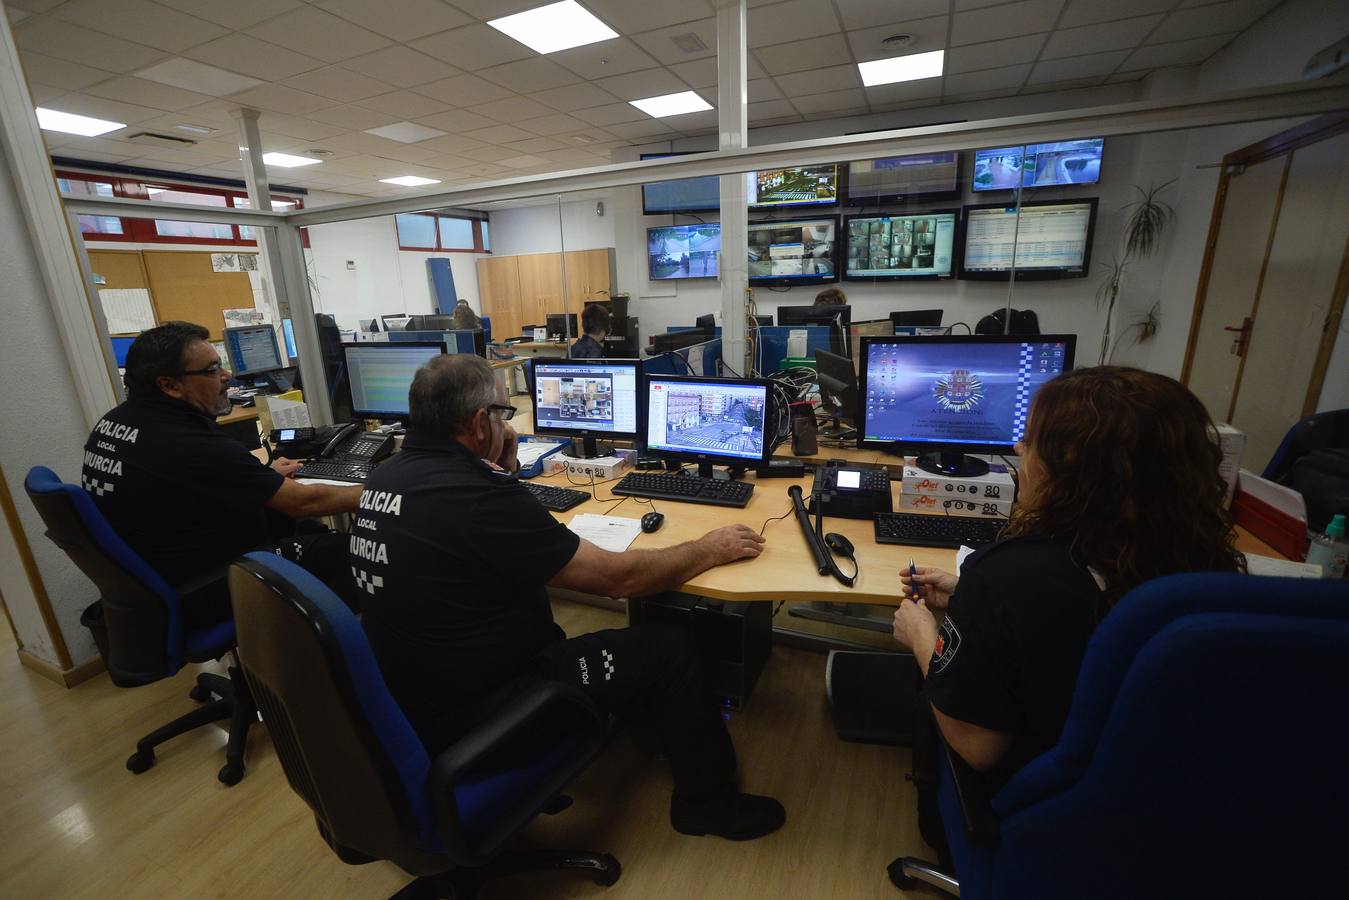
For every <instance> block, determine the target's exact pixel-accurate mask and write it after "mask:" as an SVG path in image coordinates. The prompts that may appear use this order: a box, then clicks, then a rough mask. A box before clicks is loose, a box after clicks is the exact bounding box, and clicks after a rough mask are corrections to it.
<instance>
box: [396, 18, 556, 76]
mask: <svg viewBox="0 0 1349 900" xmlns="http://www.w3.org/2000/svg"><path fill="white" fill-rule="evenodd" d="M411 44H412V46H413V47H415V48H416V49H418V50H420V51H422V52H423V53H425V54H427V55H429V56H432V57H435V58H436V59H439V60H443V61H445V62H447V63H449V64H450V65H452V66H457V67H458V68H460V69H463V70H465V71H467V72H476V71H478V70H479V69H486V68H488V67H489V66H499V65H501V64H502V63H508V62H511V61H512V60H516V59H526V58H528V57H531V56H535V55H536V54H535V53H534V51H533V50H530V49H529V48H528V47H526V46H525V45H524V44H521V43H519V42H518V41H514V40H511V39H510V38H508V37H506V36H505V35H504V34H502V33H501V32H499V31H497V30H496V29H495V28H492V27H491V26H489V25H466V26H464V27H463V28H455V29H454V30H452V31H442V32H441V33H440V34H433V35H431V36H430V37H424V38H418V39H417V40H415V41H411Z"/></svg>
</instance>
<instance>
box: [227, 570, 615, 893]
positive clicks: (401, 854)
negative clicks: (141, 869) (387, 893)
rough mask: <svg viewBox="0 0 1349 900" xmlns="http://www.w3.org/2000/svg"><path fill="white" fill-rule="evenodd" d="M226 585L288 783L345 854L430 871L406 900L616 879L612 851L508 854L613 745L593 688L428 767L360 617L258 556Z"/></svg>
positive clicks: (497, 718) (556, 686) (536, 704)
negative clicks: (523, 877) (517, 837)
mask: <svg viewBox="0 0 1349 900" xmlns="http://www.w3.org/2000/svg"><path fill="white" fill-rule="evenodd" d="M229 584H230V595H231V597H232V598H233V602H234V617H235V622H236V623H237V624H238V628H239V656H240V658H241V660H242V662H243V669H244V675H245V676H246V677H247V679H248V682H249V684H250V685H251V687H252V689H253V694H254V696H255V697H257V700H258V706H260V707H261V708H262V717H263V719H264V720H265V721H266V722H267V728H268V730H269V732H270V733H271V736H272V742H273V743H274V744H275V746H276V753H277V756H278V757H280V759H281V766H282V768H283V769H285V772H286V779H287V780H288V781H289V782H290V786H291V788H293V789H294V790H295V792H296V793H297V794H299V795H300V797H301V798H303V799H304V801H305V802H306V803H308V804H309V806H310V808H311V809H312V810H313V811H314V819H315V821H316V823H317V825H318V830H319V834H321V835H322V836H323V839H324V840H325V841H327V843H328V845H329V846H330V847H332V848H333V851H334V852H335V853H336V854H337V856H338V858H339V859H341V860H342V861H343V862H346V863H350V864H352V865H359V864H362V863H369V862H374V861H375V860H380V859H387V860H390V861H392V862H394V863H396V864H397V865H398V866H400V867H401V868H402V869H404V870H405V871H407V872H409V873H411V874H413V875H416V876H420V877H418V878H417V879H416V880H415V881H413V882H411V883H410V884H408V885H407V886H406V887H405V888H404V889H403V890H402V891H399V893H398V895H397V896H399V897H414V896H415V897H425V896H436V897H442V896H453V897H460V898H469V897H472V896H474V894H475V892H476V890H477V886H478V884H480V883H481V882H482V881H484V880H486V879H487V878H491V877H497V876H501V875H508V874H513V873H518V872H525V871H531V870H540V869H580V870H582V871H586V872H589V873H590V876H591V878H592V879H593V880H594V881H595V883H596V884H601V885H610V884H613V883H614V882H616V881H617V880H618V876H619V874H620V871H621V869H620V866H619V864H618V860H616V859H614V858H613V857H612V856H609V855H607V854H597V853H591V852H588V851H570V850H531V851H513V852H503V850H502V846H503V845H504V844H505V842H506V841H507V840H508V839H509V838H510V837H511V836H513V835H514V834H515V833H516V832H517V831H519V830H520V829H521V828H523V827H524V826H525V825H527V824H528V823H529V822H530V821H532V820H533V819H534V817H535V816H537V815H538V814H539V813H541V812H543V813H554V812H560V811H561V810H562V809H565V808H566V806H567V805H569V803H570V801H569V800H567V799H566V798H564V797H561V796H560V793H561V791H562V789H563V788H565V787H566V785H567V784H568V783H569V782H570V781H571V780H572V779H573V778H575V777H576V775H578V774H579V773H580V772H581V771H582V770H583V769H584V768H585V767H586V766H587V765H588V764H589V763H590V761H591V760H592V759H593V758H594V756H595V754H596V753H598V752H599V750H600V748H601V746H602V745H603V742H604V739H605V734H606V722H605V721H604V718H603V717H602V716H601V715H600V714H599V712H598V710H596V709H595V707H594V705H593V704H592V703H590V701H589V700H588V699H587V698H586V697H585V696H584V695H583V694H581V693H580V692H579V691H576V690H575V689H574V688H571V687H569V686H567V685H564V684H561V683H560V682H545V683H540V684H537V685H535V686H532V687H530V688H528V689H526V690H524V691H522V692H521V693H520V694H519V695H518V696H516V697H513V698H511V699H510V700H508V701H506V702H504V703H503V704H502V705H501V707H500V708H499V709H498V710H497V711H496V712H495V713H494V714H493V715H492V716H490V717H489V718H488V719H487V720H485V721H483V722H482V723H480V724H478V725H477V726H475V727H474V728H473V730H472V731H470V732H469V733H468V734H466V735H465V736H464V737H463V738H461V739H460V740H459V741H458V742H457V743H455V744H454V745H452V746H451V747H449V748H448V749H446V750H444V751H443V752H442V753H441V754H440V755H439V756H438V757H436V758H435V759H431V758H430V757H429V756H428V755H427V753H426V749H425V747H424V746H423V745H422V742H421V741H420V739H418V737H417V735H416V733H415V732H414V731H413V730H412V726H411V725H409V724H408V721H407V719H406V718H405V717H404V716H403V713H402V710H400V709H399V708H398V704H397V703H395V702H394V699H393V697H392V696H391V695H390V694H389V691H388V689H387V688H386V687H385V684H384V679H383V677H382V675H381V674H380V671H379V665H378V663H377V662H376V661H375V656H374V653H373V652H372V651H371V649H370V645H369V643H368V642H367V641H366V638H365V634H364V632H362V630H361V626H360V623H359V622H357V620H356V617H355V616H354V615H353V614H352V613H351V611H350V610H349V609H348V608H347V606H346V605H345V604H344V603H343V602H342V601H341V600H339V599H338V598H337V596H336V595H335V594H333V593H332V591H330V590H329V589H328V588H327V587H326V586H325V585H324V584H323V583H322V582H320V581H319V580H318V579H317V578H315V577H314V576H312V575H310V574H309V573H308V572H306V571H304V570H303V569H301V568H300V567H299V566H297V565H295V564H294V563H292V562H289V561H288V560H285V559H282V558H281V557H278V556H273V555H271V554H268V553H249V554H246V555H245V556H243V557H242V558H240V559H239V560H236V561H235V563H234V564H233V565H232V566H231V567H230V573H229ZM444 687H445V690H447V691H452V690H454V686H453V685H445V686H444Z"/></svg>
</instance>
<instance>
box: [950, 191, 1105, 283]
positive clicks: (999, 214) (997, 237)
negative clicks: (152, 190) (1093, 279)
mask: <svg viewBox="0 0 1349 900" xmlns="http://www.w3.org/2000/svg"><path fill="white" fill-rule="evenodd" d="M1095 223H1096V198H1095V197H1091V198H1088V199H1085V200H1065V201H1063V202H1062V203H1023V204H1021V216H1020V222H1018V221H1017V211H1016V207H1015V206H1004V205H1002V204H997V205H992V206H967V207H965V250H964V253H963V259H962V261H961V266H960V277H961V278H970V279H975V280H985V281H1005V280H1007V277H1008V273H1009V272H1010V271H1011V269H1012V264H1013V262H1015V264H1016V277H1017V280H1018V281H1020V280H1022V279H1026V280H1033V279H1040V280H1043V279H1050V278H1085V277H1086V276H1087V269H1088V267H1089V265H1090V263H1091V239H1092V232H1093V228H1094V226H1095ZM1014 253H1015V259H1013V254H1014Z"/></svg>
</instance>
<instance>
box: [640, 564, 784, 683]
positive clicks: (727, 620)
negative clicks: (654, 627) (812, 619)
mask: <svg viewBox="0 0 1349 900" xmlns="http://www.w3.org/2000/svg"><path fill="white" fill-rule="evenodd" d="M628 623H629V624H631V625H641V624H644V623H649V624H661V625H678V626H681V627H684V628H688V629H690V630H691V631H692V632H693V642H694V645H695V646H696V647H697V648H698V657H699V659H700V660H701V661H702V667H703V677H704V678H706V679H707V684H708V687H709V688H711V689H712V691H713V692H714V693H715V694H716V695H717V696H718V697H719V698H721V700H722V703H723V705H725V706H727V707H729V708H731V709H742V708H743V707H744V706H745V704H746V703H748V702H749V697H750V694H752V693H753V692H754V685H755V684H757V683H758V681H759V674H760V673H761V672H762V671H763V667H764V663H766V662H767V661H768V653H769V650H770V649H771V647H772V643H773V611H772V603H771V602H770V601H768V600H759V601H754V602H751V603H728V604H722V603H721V602H720V601H718V600H708V599H707V598H705V597H696V596H694V595H692V594H682V593H679V592H676V591H670V592H667V593H664V594H657V595H655V596H653V597H642V598H639V599H635V600H629V601H628Z"/></svg>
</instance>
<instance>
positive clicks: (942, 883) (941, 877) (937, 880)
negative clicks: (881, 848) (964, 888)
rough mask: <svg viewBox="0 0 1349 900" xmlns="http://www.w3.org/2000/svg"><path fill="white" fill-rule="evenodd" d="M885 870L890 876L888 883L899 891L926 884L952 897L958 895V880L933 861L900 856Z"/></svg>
mask: <svg viewBox="0 0 1349 900" xmlns="http://www.w3.org/2000/svg"><path fill="white" fill-rule="evenodd" d="M885 871H886V874H888V875H889V876H890V883H891V884H893V885H894V886H895V887H897V888H899V889H900V890H901V891H909V890H913V889H914V888H916V887H918V885H919V884H928V885H931V886H932V887H935V888H936V889H937V890H939V891H943V892H945V893H947V894H950V895H951V896H952V897H959V896H960V882H959V881H957V880H956V879H955V878H954V877H953V876H951V875H949V874H947V873H946V872H943V871H942V870H941V869H939V868H938V867H937V865H936V864H935V863H930V862H927V861H925V860H921V859H916V858H914V857H912V856H901V857H899V858H898V859H896V860H895V861H894V862H892V863H890V865H889V866H887V867H886V869H885Z"/></svg>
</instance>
